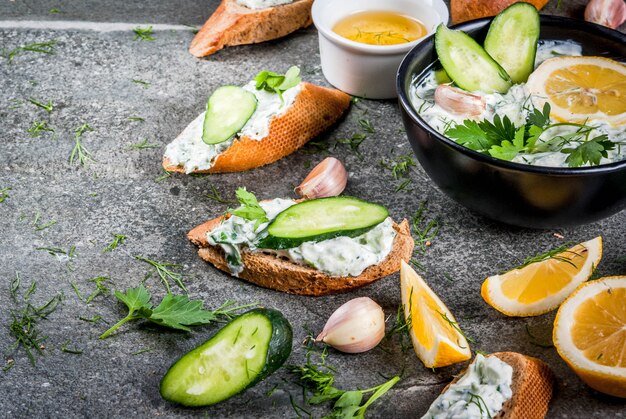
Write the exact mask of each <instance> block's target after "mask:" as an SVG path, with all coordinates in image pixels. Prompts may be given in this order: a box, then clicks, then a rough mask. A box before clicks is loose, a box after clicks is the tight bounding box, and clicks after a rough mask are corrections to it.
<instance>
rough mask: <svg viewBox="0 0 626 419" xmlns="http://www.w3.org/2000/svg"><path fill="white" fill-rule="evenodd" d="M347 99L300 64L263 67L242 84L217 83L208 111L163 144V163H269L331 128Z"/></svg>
mask: <svg viewBox="0 0 626 419" xmlns="http://www.w3.org/2000/svg"><path fill="white" fill-rule="evenodd" d="M349 105H350V96H349V95H347V94H346V93H343V92H341V91H339V90H336V89H330V88H326V87H321V86H316V85H314V84H310V83H306V82H303V81H302V80H301V78H300V69H299V68H298V67H295V66H294V67H291V68H290V69H289V70H288V71H287V72H286V73H285V74H277V73H273V72H271V71H261V72H260V73H259V74H257V75H256V77H255V78H254V80H252V81H250V82H249V83H247V84H245V85H244V86H222V87H219V88H218V89H216V90H215V91H214V92H213V94H212V95H211V97H209V100H208V102H207V106H206V111H205V112H203V113H201V114H200V115H199V116H198V117H197V118H196V119H195V120H194V121H193V122H191V124H189V125H188V126H187V128H185V129H184V130H183V132H182V133H181V134H180V135H179V136H178V137H177V138H176V139H175V140H174V141H173V142H171V143H170V144H168V145H167V148H166V150H165V155H164V157H163V168H164V169H165V170H166V171H168V172H180V173H224V172H240V171H244V170H249V169H253V168H256V167H260V166H263V165H266V164H269V163H273V162H275V161H276V160H278V159H281V158H283V157H285V156H287V155H289V154H291V153H293V152H294V151H296V150H297V149H299V148H300V147H302V146H303V145H304V144H306V142H307V141H309V140H311V139H313V138H314V137H315V136H317V135H318V134H320V133H321V132H322V131H324V130H326V129H327V128H329V127H330V126H331V125H332V124H334V123H335V122H336V121H337V120H338V119H339V117H341V115H342V114H343V113H344V111H345V110H346V109H347V108H348V106H349Z"/></svg>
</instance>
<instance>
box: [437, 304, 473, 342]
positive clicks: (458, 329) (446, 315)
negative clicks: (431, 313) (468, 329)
mask: <svg viewBox="0 0 626 419" xmlns="http://www.w3.org/2000/svg"><path fill="white" fill-rule="evenodd" d="M437 313H439V315H440V316H441V318H442V319H443V320H444V321H445V322H446V323H448V324H449V325H450V327H452V328H453V329H454V330H456V331H457V332H459V334H460V335H461V336H463V337H464V338H465V339H466V340H467V341H468V342H470V343H476V342H475V341H474V339H472V338H471V337H470V336H467V335H466V334H465V333H463V331H462V330H461V328H460V327H459V324H458V323H457V322H455V321H452V319H451V318H449V317H448V314H447V313H442V312H441V311H437ZM458 343H459V342H457V344H458Z"/></svg>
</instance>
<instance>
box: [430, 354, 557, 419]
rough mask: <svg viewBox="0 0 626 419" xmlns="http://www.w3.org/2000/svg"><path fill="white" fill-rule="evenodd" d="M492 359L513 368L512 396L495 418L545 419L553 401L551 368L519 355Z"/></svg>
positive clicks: (463, 372) (500, 356)
mask: <svg viewBox="0 0 626 419" xmlns="http://www.w3.org/2000/svg"><path fill="white" fill-rule="evenodd" d="M489 356H497V357H498V358H500V360H501V361H503V362H505V363H507V364H509V365H510V366H511V367H512V368H513V380H512V383H511V390H512V392H513V396H511V398H510V399H509V400H507V401H506V402H505V403H504V405H503V406H502V409H501V410H500V411H499V412H498V413H497V414H496V415H495V416H494V417H493V419H543V418H544V417H545V416H546V413H547V412H548V403H549V402H550V399H551V398H552V386H553V383H554V374H553V373H552V370H550V367H548V365H546V363H545V362H543V361H541V360H540V359H537V358H533V357H531V356H527V355H522V354H520V353H517V352H495V353H493V354H491V355H489ZM463 374H465V371H462V372H461V374H459V375H458V376H457V377H456V378H455V379H454V380H452V382H451V383H450V384H448V385H447V386H446V387H445V388H444V389H443V391H442V393H443V392H445V391H446V390H447V389H448V387H450V385H451V384H453V383H456V382H457V381H458V380H459V379H460V378H461V377H462V376H463Z"/></svg>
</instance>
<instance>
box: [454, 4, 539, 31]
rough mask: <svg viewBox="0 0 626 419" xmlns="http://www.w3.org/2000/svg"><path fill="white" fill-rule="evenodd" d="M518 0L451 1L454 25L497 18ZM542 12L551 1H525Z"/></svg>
mask: <svg viewBox="0 0 626 419" xmlns="http://www.w3.org/2000/svg"><path fill="white" fill-rule="evenodd" d="M516 1H517V0H490V1H476V0H451V1H450V17H451V18H452V23H454V24H455V25H456V24H457V23H462V22H465V21H468V20H474V19H480V18H481V17H488V16H495V15H497V14H498V13H500V12H501V11H503V10H504V9H506V8H507V7H509V6H510V5H512V4H513V3H515V2H516ZM524 1H525V2H526V3H530V4H532V5H533V6H535V7H536V8H537V10H541V9H542V8H543V6H545V5H546V4H547V3H548V1H549V0H524Z"/></svg>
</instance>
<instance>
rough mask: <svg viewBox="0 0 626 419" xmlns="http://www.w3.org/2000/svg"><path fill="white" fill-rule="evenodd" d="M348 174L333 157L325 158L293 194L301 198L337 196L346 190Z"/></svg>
mask: <svg viewBox="0 0 626 419" xmlns="http://www.w3.org/2000/svg"><path fill="white" fill-rule="evenodd" d="M347 183H348V172H346V168H345V167H343V164H342V163H341V162H340V161H339V160H337V159H336V158H334V157H327V158H325V159H324V160H322V162H321V163H320V164H318V165H317V166H315V167H314V168H313V170H311V173H309V175H308V176H307V177H306V178H304V180H303V181H302V183H301V184H300V186H298V187H297V188H296V189H295V192H296V193H297V194H298V195H300V196H301V197H303V198H306V199H312V198H324V197H327V196H337V195H339V194H340V193H341V192H343V190H344V189H345V188H346V184H347Z"/></svg>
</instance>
